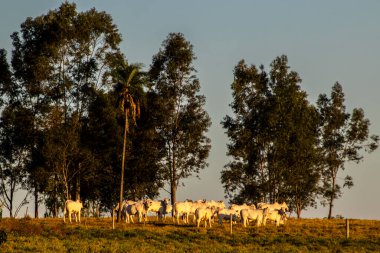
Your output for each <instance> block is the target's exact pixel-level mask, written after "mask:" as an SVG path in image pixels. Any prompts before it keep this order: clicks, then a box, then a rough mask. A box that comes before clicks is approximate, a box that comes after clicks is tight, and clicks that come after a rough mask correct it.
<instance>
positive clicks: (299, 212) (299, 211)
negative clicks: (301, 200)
mask: <svg viewBox="0 0 380 253" xmlns="http://www.w3.org/2000/svg"><path fill="white" fill-rule="evenodd" d="M301 212H302V210H301V207H298V206H297V219H299V218H301Z"/></svg>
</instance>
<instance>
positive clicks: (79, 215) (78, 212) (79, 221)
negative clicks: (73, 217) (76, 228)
mask: <svg viewBox="0 0 380 253" xmlns="http://www.w3.org/2000/svg"><path fill="white" fill-rule="evenodd" d="M78 219H79V223H80V210H79V212H78Z"/></svg>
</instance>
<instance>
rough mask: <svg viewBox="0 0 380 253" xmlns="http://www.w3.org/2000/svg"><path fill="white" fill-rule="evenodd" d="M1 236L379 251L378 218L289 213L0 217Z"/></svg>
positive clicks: (116, 244)
mask: <svg viewBox="0 0 380 253" xmlns="http://www.w3.org/2000/svg"><path fill="white" fill-rule="evenodd" d="M0 231H5V232H6V233H7V240H6V242H4V243H3V244H2V245H0V252H380V221H371V220H350V238H349V239H348V240H347V239H346V230H345V220H341V219H334V220H322V219H301V220H297V219H290V220H288V221H287V223H286V225H285V226H281V227H279V228H277V227H275V226H274V225H272V224H269V225H267V226H266V227H261V228H255V227H248V228H243V227H242V226H241V225H240V224H237V225H234V227H233V234H232V235H231V234H230V227H229V224H228V223H225V224H223V226H220V225H218V224H216V223H214V226H213V227H212V228H211V229H210V228H208V229H205V228H201V229H200V230H199V231H198V230H197V228H196V227H195V226H194V225H179V226H174V225H172V224H169V223H168V224H162V223H156V222H153V221H150V222H148V223H146V224H145V225H144V224H134V225H129V224H125V223H121V224H117V225H116V229H114V230H113V229H112V222H111V219H110V218H99V219H95V218H83V219H82V223H81V224H75V223H72V224H69V223H66V224H64V223H63V220H62V219H51V218H50V219H49V218H48V219H38V220H34V219H2V220H0Z"/></svg>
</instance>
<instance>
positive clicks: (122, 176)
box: [117, 111, 128, 222]
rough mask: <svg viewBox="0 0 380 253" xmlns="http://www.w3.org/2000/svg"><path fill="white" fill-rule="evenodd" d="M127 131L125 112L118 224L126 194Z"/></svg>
mask: <svg viewBox="0 0 380 253" xmlns="http://www.w3.org/2000/svg"><path fill="white" fill-rule="evenodd" d="M127 129H128V114H127V111H126V112H125V125H124V139H123V157H122V162H121V179H120V199H119V211H118V214H117V222H119V221H121V209H122V204H123V192H124V166H125V150H126V146H127Z"/></svg>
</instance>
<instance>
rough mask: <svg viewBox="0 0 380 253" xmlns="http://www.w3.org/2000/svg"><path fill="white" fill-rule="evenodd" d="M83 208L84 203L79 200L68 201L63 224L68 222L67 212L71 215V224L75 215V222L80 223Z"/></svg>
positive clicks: (64, 210)
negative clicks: (66, 218)
mask: <svg viewBox="0 0 380 253" xmlns="http://www.w3.org/2000/svg"><path fill="white" fill-rule="evenodd" d="M82 208H83V205H82V202H80V201H79V200H77V201H73V200H69V199H68V200H66V202H65V209H63V222H66V220H65V217H66V212H67V213H68V214H69V221H70V223H71V215H72V214H74V215H75V222H78V218H79V222H80V211H81V209H82Z"/></svg>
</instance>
